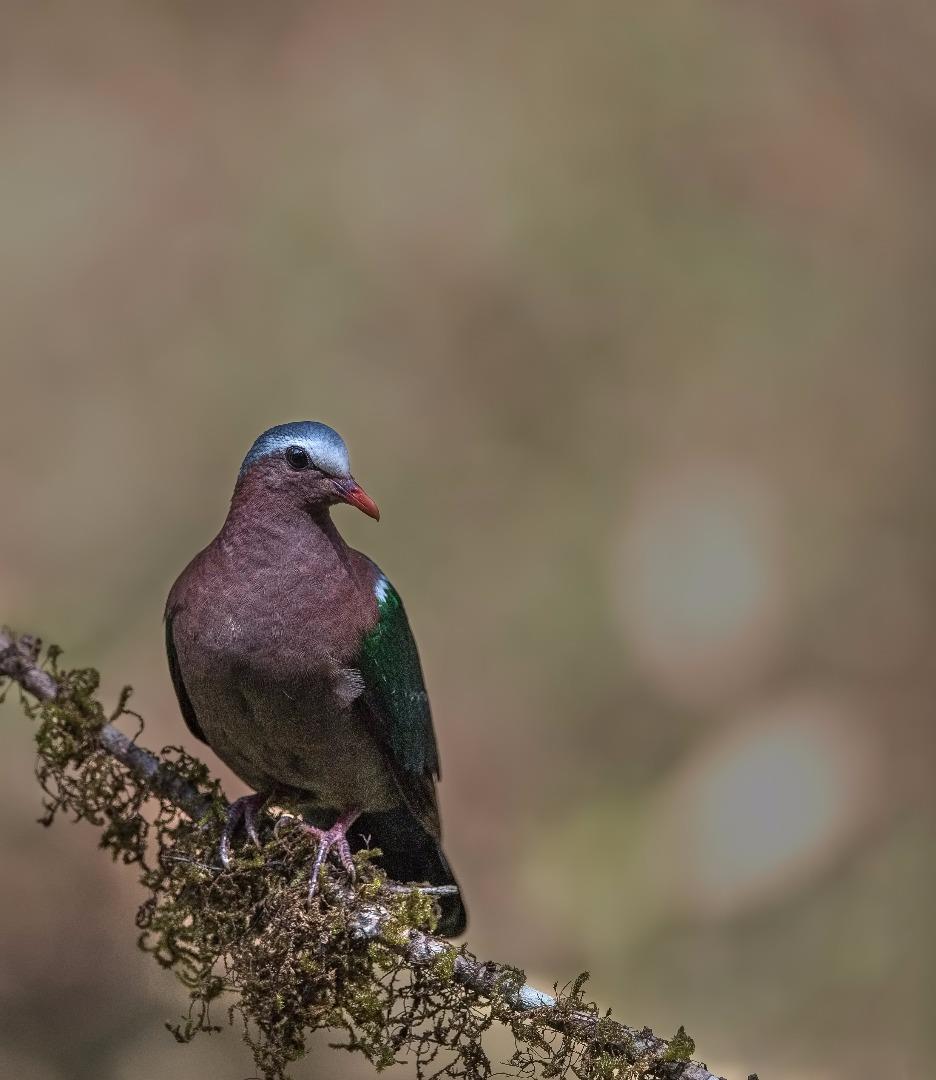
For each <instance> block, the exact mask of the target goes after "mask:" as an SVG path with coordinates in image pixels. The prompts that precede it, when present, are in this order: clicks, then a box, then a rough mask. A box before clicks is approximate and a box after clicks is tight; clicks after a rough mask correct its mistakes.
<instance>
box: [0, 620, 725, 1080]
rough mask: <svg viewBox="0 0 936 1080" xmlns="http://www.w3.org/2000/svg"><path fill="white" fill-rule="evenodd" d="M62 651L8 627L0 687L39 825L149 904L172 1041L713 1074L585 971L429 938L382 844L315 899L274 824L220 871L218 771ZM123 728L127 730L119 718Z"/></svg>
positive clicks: (440, 1073)
mask: <svg viewBox="0 0 936 1080" xmlns="http://www.w3.org/2000/svg"><path fill="white" fill-rule="evenodd" d="M59 659H60V654H59V652H58V650H55V649H50V650H49V651H48V652H47V654H46V655H45V657H44V659H43V658H42V657H41V655H40V648H39V644H38V643H37V642H35V641H34V640H33V639H29V638H26V639H19V640H17V639H16V638H15V636H14V635H12V634H11V633H9V632H0V686H2V681H3V677H4V676H6V677H8V678H10V679H11V680H13V681H14V682H16V683H18V684H19V685H20V687H21V688H23V689H26V690H28V691H29V693H30V694H32V695H34V696H35V697H36V699H37V700H31V699H30V698H27V697H26V696H25V695H24V696H23V703H24V707H25V709H26V712H27V713H28V714H29V715H30V716H31V717H32V718H33V719H34V720H35V721H36V725H37V727H36V743H37V749H38V757H37V764H36V775H37V778H38V780H39V783H40V785H41V787H42V791H43V796H42V799H43V807H44V816H43V818H42V822H43V824H46V825H50V824H51V823H52V822H53V821H54V820H55V819H56V818H57V817H59V816H60V815H62V814H66V815H68V816H70V817H72V818H73V819H74V820H77V821H82V820H83V821H87V822H88V823H90V824H91V825H93V826H94V827H96V828H97V829H99V830H100V844H101V847H103V848H105V849H106V850H108V851H109V852H110V853H111V855H112V857H113V858H114V859H115V860H119V861H121V862H123V863H127V864H133V865H134V866H136V868H137V872H138V874H139V877H140V881H141V883H142V885H143V887H144V888H145V890H146V894H147V896H146V900H145V901H144V903H143V904H142V906H141V907H140V909H139V911H138V912H137V917H136V924H137V928H138V931H139V945H140V947H141V948H142V949H143V950H145V951H146V952H148V953H150V954H151V955H152V956H153V957H154V958H155V959H156V960H157V962H158V963H160V964H161V965H162V966H163V967H166V968H167V969H170V970H171V971H173V972H174V974H175V975H176V977H177V978H178V979H179V980H180V981H181V983H182V984H183V985H184V986H185V988H186V990H187V992H188V995H189V1006H188V1009H187V1011H186V1013H185V1014H184V1016H183V1017H182V1018H181V1019H180V1020H179V1021H178V1022H176V1023H174V1024H167V1027H169V1029H170V1031H172V1033H173V1034H174V1035H175V1036H176V1038H178V1039H179V1040H181V1041H188V1040H190V1039H192V1038H194V1037H195V1036H196V1035H198V1034H199V1033H203V1032H212V1031H217V1030H219V1029H220V1027H221V1026H222V1024H224V1023H225V1022H226V1023H229V1024H234V1025H237V1026H239V1027H240V1028H241V1030H242V1033H243V1036H244V1038H245V1040H246V1042H247V1044H248V1045H249V1047H250V1049H251V1051H252V1053H253V1056H254V1060H255V1062H256V1066H257V1069H258V1071H259V1072H260V1073H261V1075H262V1076H263V1077H264V1078H265V1080H285V1078H286V1077H287V1073H288V1069H289V1067H290V1065H291V1064H292V1063H293V1062H295V1061H296V1060H298V1059H299V1058H301V1057H302V1056H303V1055H304V1054H305V1053H306V1052H307V1049H308V1040H309V1037H310V1036H311V1035H312V1034H313V1033H314V1032H316V1031H318V1030H327V1031H329V1032H331V1033H332V1035H333V1038H334V1040H335V1042H334V1045H335V1046H336V1047H340V1048H343V1049H345V1050H348V1051H353V1052H357V1053H361V1054H363V1055H364V1056H365V1057H366V1058H367V1059H368V1060H369V1061H370V1062H371V1063H372V1064H373V1065H374V1066H375V1067H376V1068H377V1069H383V1068H386V1067H388V1066H390V1065H392V1064H394V1063H396V1062H403V1061H406V1062H409V1064H410V1068H414V1069H415V1075H416V1077H417V1080H429V1078H435V1077H452V1078H458V1077H464V1078H467V1080H483V1078H486V1077H489V1076H491V1075H493V1074H494V1073H495V1071H498V1072H500V1065H501V1064H505V1065H506V1066H507V1067H508V1068H509V1069H510V1070H511V1071H512V1073H513V1074H514V1075H522V1076H536V1075H539V1076H543V1077H565V1076H573V1075H574V1076H576V1077H585V1078H588V1080H714V1078H713V1077H712V1076H711V1074H710V1073H709V1072H708V1070H707V1069H705V1068H704V1066H701V1065H698V1064H696V1063H694V1062H691V1061H690V1060H689V1058H690V1057H691V1054H692V1053H693V1051H694V1046H693V1043H692V1040H691V1039H690V1038H689V1037H688V1036H687V1035H686V1034H685V1032H684V1031H683V1030H682V1029H680V1031H679V1032H677V1035H676V1036H675V1037H674V1038H673V1039H672V1040H669V1041H667V1040H663V1039H659V1038H657V1037H656V1036H654V1035H653V1033H652V1032H650V1031H649V1030H648V1029H643V1030H636V1029H633V1028H629V1027H627V1026H625V1025H623V1024H620V1023H618V1022H617V1021H615V1020H613V1019H612V1018H611V1017H610V1016H608V1015H603V1014H601V1013H600V1012H599V1010H598V1008H597V1006H596V1005H594V1003H591V1002H589V1001H588V1000H587V999H586V997H585V990H584V987H585V978H586V977H585V976H581V977H580V978H579V979H576V980H575V981H574V982H573V983H571V984H569V985H568V986H566V987H565V988H564V989H563V990H562V991H559V990H557V991H556V993H555V995H549V994H543V993H540V992H539V991H535V990H533V989H532V988H531V987H528V986H527V985H526V983H525V976H524V974H523V972H522V971H520V970H518V969H515V968H510V967H508V966H506V965H497V964H484V963H482V962H481V961H479V960H478V959H477V958H476V957H474V956H472V954H471V953H470V952H468V950H467V949H466V948H465V947H462V948H456V947H455V946H453V945H450V944H449V943H447V942H445V941H443V940H442V939H440V938H437V937H435V936H434V935H433V930H434V928H435V922H436V918H437V911H436V906H435V901H434V899H433V896H432V895H431V890H427V891H420V890H419V889H418V888H415V887H413V888H401V887H400V886H399V885H398V884H396V883H392V882H388V881H387V880H386V878H385V876H384V874H383V872H382V871H381V870H380V868H379V866H378V865H377V864H376V863H375V861H374V857H375V854H376V853H374V852H360V853H358V854H357V855H356V856H355V864H356V869H357V875H356V880H355V882H354V883H353V884H352V883H350V882H349V881H348V880H347V878H346V876H345V874H344V872H343V871H342V870H341V869H340V868H337V867H336V868H333V867H331V866H330V865H326V866H325V867H323V870H322V877H321V880H320V885H319V891H318V894H317V896H316V898H315V900H314V901H313V902H311V903H310V901H309V896H308V868H309V865H310V862H311V859H312V857H313V854H314V852H313V846H312V845H313V841H312V840H311V839H310V838H309V836H308V835H307V834H306V833H305V832H304V831H303V830H299V829H295V828H290V827H288V825H287V826H286V827H284V828H280V829H278V830H274V829H273V828H272V827H271V825H272V821H271V819H270V818H269V817H267V820H266V828H265V829H264V830H263V836H264V844H263V847H262V848H259V849H258V848H256V847H253V846H252V845H249V844H243V845H240V846H238V848H237V857H236V859H235V860H234V863H233V865H232V867H231V868H230V869H229V870H224V869H222V867H221V866H220V863H219V860H218V841H219V836H220V829H221V824H222V822H223V819H224V815H225V811H226V809H227V803H226V801H225V799H224V796H223V794H222V792H221V789H220V786H219V784H218V782H217V781H216V780H214V779H212V777H211V776H210V774H209V771H208V769H207V767H206V766H205V765H204V764H202V763H201V762H200V761H198V760H197V759H195V758H193V757H191V756H190V755H189V754H187V753H186V752H185V751H184V750H182V749H181V748H179V747H167V748H165V749H164V750H163V752H162V754H161V755H160V756H159V757H157V756H155V755H152V754H150V753H149V752H148V751H146V750H144V749H143V748H142V747H140V746H139V745H138V744H137V742H136V739H137V738H138V737H139V735H140V733H141V731H142V727H143V722H142V720H141V718H140V717H139V715H138V714H137V713H135V712H133V711H132V710H131V709H130V708H129V701H130V691H129V689H127V690H125V691H124V692H123V693H122V694H121V695H120V698H119V700H118V702H117V705H116V707H115V708H114V710H113V711H112V712H111V713H110V714H108V713H106V712H105V710H104V707H103V706H102V704H101V703H100V701H99V699H98V696H97V691H98V684H99V679H98V675H97V672H96V671H94V670H92V669H79V670H73V671H68V670H62V669H60V666H59ZM128 720H129V722H130V723H131V724H132V725H133V730H134V734H133V736H132V737H128V736H127V735H126V734H125V733H124V732H122V731H121V730H120V729H118V728H117V727H116V726H115V724H116V723H117V722H119V721H123V722H124V723H126V722H127V721H128ZM494 1024H503V1025H505V1026H506V1027H507V1028H509V1029H510V1031H511V1032H512V1034H513V1037H514V1043H515V1050H514V1053H513V1055H512V1056H511V1058H510V1060H509V1061H508V1062H506V1063H497V1062H494V1061H492V1059H491V1057H490V1056H489V1053H488V1049H487V1047H486V1038H485V1037H486V1035H487V1032H488V1031H489V1030H490V1029H491V1027H492V1026H493V1025H494ZM500 1074H502V1073H500Z"/></svg>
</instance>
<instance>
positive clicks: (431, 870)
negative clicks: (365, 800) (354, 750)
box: [348, 807, 467, 937]
mask: <svg viewBox="0 0 936 1080" xmlns="http://www.w3.org/2000/svg"><path fill="white" fill-rule="evenodd" d="M350 833H353V834H354V836H351V835H350ZM348 839H349V840H351V841H352V843H351V847H352V848H353V849H354V850H360V849H361V848H363V847H375V848H380V850H381V852H382V856H381V858H380V859H378V863H379V865H380V866H382V867H383V869H384V870H385V871H386V873H387V875H388V877H390V878H392V879H393V880H394V881H403V882H409V881H414V882H428V883H429V884H430V885H454V886H455V887H456V889H457V888H458V882H457V881H456V880H455V875H454V874H453V873H452V869H451V867H450V866H449V864H448V860H447V859H446V857H445V854H444V852H443V851H442V845H441V844H440V843H439V841H438V840H437V839H436V838H435V837H434V836H430V835H429V833H427V832H426V830H425V829H424V828H423V827H422V826H421V825H420V824H419V822H418V821H417V820H416V818H415V817H414V816H413V815H412V814H411V813H410V812H409V811H408V810H407V809H406V808H405V807H399V808H398V809H396V810H390V811H388V812H386V813H381V814H373V813H372V814H362V815H361V816H360V817H359V818H358V820H357V821H356V822H355V824H354V828H353V829H352V830H350V832H349V836H348ZM439 906H440V908H441V914H440V916H439V927H438V933H439V934H441V935H442V936H443V937H457V936H458V935H459V934H461V933H464V930H465V925H466V923H467V915H466V913H465V905H464V903H463V902H462V896H461V891H460V890H459V891H458V892H457V893H455V894H454V895H452V896H441V897H439Z"/></svg>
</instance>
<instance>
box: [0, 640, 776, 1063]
mask: <svg viewBox="0 0 936 1080" xmlns="http://www.w3.org/2000/svg"><path fill="white" fill-rule="evenodd" d="M40 651H41V642H40V640H39V639H38V638H34V637H32V636H28V635H27V636H23V637H20V638H15V637H14V636H13V635H12V633H11V632H9V631H7V630H0V678H3V677H6V678H9V679H11V680H12V681H14V682H16V683H18V684H19V686H20V687H22V689H23V690H25V691H27V692H28V693H30V694H31V695H33V696H34V697H36V698H38V699H39V700H40V701H53V700H54V699H55V697H56V695H57V693H58V686H57V684H56V681H55V679H54V677H53V676H52V675H51V674H50V673H49V672H48V671H45V670H44V669H43V668H42V667H41V666H40V664H39V657H40ZM98 738H99V739H100V743H101V747H102V749H103V750H105V751H106V752H107V753H108V754H110V755H112V756H113V757H114V758H116V759H117V760H118V761H119V762H121V764H122V765H124V767H125V768H126V769H127V771H128V772H129V773H131V774H132V775H133V776H134V778H135V779H137V780H140V781H143V782H144V783H145V784H146V785H147V786H148V788H149V789H150V790H151V791H152V792H153V794H155V795H157V796H159V797H160V798H162V799H165V800H166V801H167V802H170V803H172V804H173V805H174V806H176V807H178V809H180V810H181V811H183V813H185V814H187V815H188V816H189V817H191V818H192V819H194V820H199V819H200V818H202V817H203V816H204V815H205V814H206V813H207V811H208V809H209V806H210V803H209V802H208V800H206V799H205V797H204V796H203V795H202V794H201V793H200V792H199V791H198V790H197V789H196V788H194V787H193V786H192V785H191V784H189V783H188V782H187V781H186V780H184V779H183V778H182V777H180V776H179V775H177V774H176V773H174V772H173V770H172V768H171V767H170V766H168V765H167V764H166V763H165V762H163V761H161V760H160V759H159V758H158V757H157V756H156V755H155V754H153V753H151V752H150V751H149V750H146V749H144V748H143V747H141V746H138V745H137V744H136V743H135V742H134V741H133V740H132V739H130V738H129V737H128V736H127V735H125V734H124V733H123V732H122V731H120V730H119V729H118V728H116V727H115V726H114V725H113V724H105V725H104V726H103V727H102V728H101V730H100V733H99V736H98ZM390 917H391V916H390V911H389V909H388V908H386V907H384V906H383V905H382V904H380V903H379V902H376V901H375V902H370V903H366V904H365V905H363V906H362V907H361V909H360V911H359V913H358V914H357V916H356V918H355V920H354V925H353V932H354V934H355V936H356V937H357V938H358V939H359V940H360V941H361V942H362V943H363V942H369V941H378V942H381V943H382V944H384V945H386V946H387V947H389V948H393V949H395V950H396V951H397V952H398V953H399V955H401V957H402V958H403V959H404V961H405V962H406V963H407V964H408V965H409V966H410V967H420V966H425V965H427V964H431V963H433V961H437V960H438V959H439V958H440V957H443V956H445V955H447V954H450V953H451V951H452V949H453V946H452V945H451V944H450V943H449V942H447V941H445V940H444V939H442V938H438V937H435V936H434V935H432V934H427V933H424V932H422V931H420V930H412V931H411V932H410V934H409V940H408V941H407V942H406V943H405V944H404V945H402V946H401V945H399V944H397V943H395V942H392V941H390V940H388V939H387V938H386V936H385V933H384V931H385V928H386V926H387V923H388V920H389V919H390ZM507 974H508V969H507V968H505V967H504V966H503V965H501V964H497V963H493V962H490V961H488V962H484V961H480V960H477V959H476V958H474V957H472V956H467V955H465V954H464V953H461V952H459V953H458V954H457V955H456V957H455V962H454V978H455V980H456V982H458V983H460V984H461V985H463V986H465V987H466V988H468V989H469V990H471V991H472V992H474V993H476V994H478V995H479V996H480V997H482V998H490V997H491V996H493V995H494V994H495V993H497V994H499V995H500V998H501V1000H502V1001H504V1002H505V1003H506V1004H507V1005H508V1006H509V1007H510V1008H511V1009H512V1010H514V1012H515V1013H516V1015H517V1017H518V1018H519V1017H522V1016H530V1017H534V1016H535V1018H536V1019H537V1020H538V1021H539V1022H541V1023H544V1024H545V1025H546V1026H548V1027H551V1028H552V1029H553V1030H555V1031H558V1032H560V1033H562V1034H564V1035H569V1036H572V1037H573V1038H576V1039H579V1040H581V1041H582V1042H585V1043H591V1042H594V1041H596V1040H600V1042H601V1044H602V1046H603V1047H604V1048H605V1049H606V1050H608V1051H609V1052H614V1051H618V1052H621V1053H625V1054H626V1055H627V1056H628V1057H629V1058H631V1059H634V1060H636V1059H640V1060H642V1061H645V1062H646V1063H647V1069H648V1073H649V1075H653V1076H655V1077H659V1078H661V1080H723V1078H719V1077H716V1076H715V1075H714V1074H713V1073H711V1072H709V1071H708V1069H707V1068H706V1066H705V1065H703V1064H700V1063H698V1062H694V1061H690V1062H685V1061H668V1060H666V1057H667V1051H668V1050H669V1046H670V1044H669V1042H668V1041H667V1040H666V1039H661V1038H659V1037H658V1036H656V1035H654V1034H653V1032H652V1031H651V1030H650V1029H649V1028H643V1029H637V1028H631V1027H628V1026H627V1025H625V1024H620V1023H618V1022H617V1021H610V1020H608V1019H603V1020H601V1021H600V1024H601V1030H600V1032H599V1030H598V1025H599V1020H598V1019H597V1018H596V1017H595V1016H593V1015H592V1014H590V1013H588V1012H584V1011H571V1012H570V1011H569V1010H568V1009H566V1008H563V1007H562V1006H561V1004H560V1002H558V1001H557V999H556V998H555V997H554V996H553V995H552V994H547V993H545V992H544V991H542V990H538V989H536V988H535V987H533V986H530V985H528V984H525V985H522V986H519V987H514V988H512V989H508V990H506V991H505V989H504V987H505V986H507V987H510V986H511V982H510V979H509V978H507V979H505V976H506V975H507ZM749 1080H750V1078H749ZM754 1080H756V1078H754Z"/></svg>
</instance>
